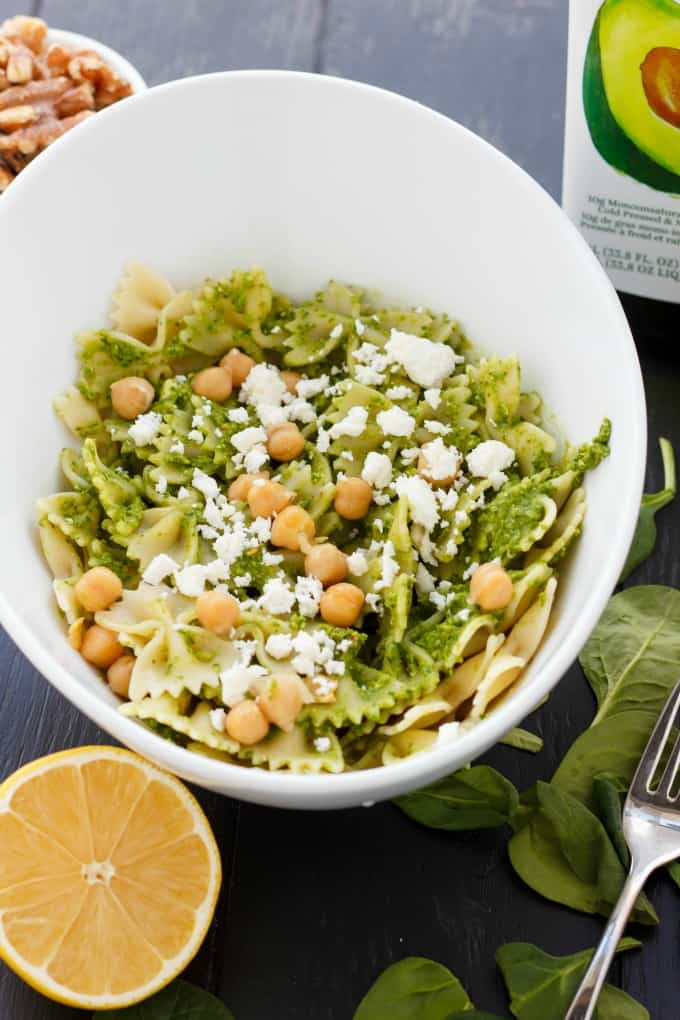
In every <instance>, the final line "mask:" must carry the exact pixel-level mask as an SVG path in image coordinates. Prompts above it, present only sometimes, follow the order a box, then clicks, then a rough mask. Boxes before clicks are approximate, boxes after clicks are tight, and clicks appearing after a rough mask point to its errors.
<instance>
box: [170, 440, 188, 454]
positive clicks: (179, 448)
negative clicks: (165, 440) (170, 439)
mask: <svg viewBox="0 0 680 1020" xmlns="http://www.w3.org/2000/svg"><path fill="white" fill-rule="evenodd" d="M168 452H169V453H184V443H183V442H182V440H181V439H176V440H175V441H174V443H171V444H170V446H169V447H168Z"/></svg>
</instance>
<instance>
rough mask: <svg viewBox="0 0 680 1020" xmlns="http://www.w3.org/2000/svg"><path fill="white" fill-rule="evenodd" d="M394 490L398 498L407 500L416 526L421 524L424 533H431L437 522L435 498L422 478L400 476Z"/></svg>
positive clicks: (437, 512)
mask: <svg viewBox="0 0 680 1020" xmlns="http://www.w3.org/2000/svg"><path fill="white" fill-rule="evenodd" d="M395 489H396V492H397V495H398V496H405V497H406V498H407V500H408V504H409V508H410V511H411V517H412V518H413V520H414V521H415V522H416V524H422V526H423V527H424V528H425V530H426V531H432V529H433V528H434V526H435V524H436V523H437V521H438V520H439V510H438V509H437V498H436V496H435V494H434V492H433V491H432V489H431V488H430V486H429V485H428V484H427V482H426V481H425V479H424V478H420V477H419V476H418V475H411V476H410V477H409V476H408V475H400V476H399V478H397V481H396V484H395Z"/></svg>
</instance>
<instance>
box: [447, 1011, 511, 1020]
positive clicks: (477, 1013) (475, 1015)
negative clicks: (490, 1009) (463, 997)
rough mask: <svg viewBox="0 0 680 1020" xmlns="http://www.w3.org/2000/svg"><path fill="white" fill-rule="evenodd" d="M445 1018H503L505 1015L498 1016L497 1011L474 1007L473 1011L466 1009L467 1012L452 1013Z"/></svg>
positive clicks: (479, 1019) (491, 1019)
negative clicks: (491, 1011)
mask: <svg viewBox="0 0 680 1020" xmlns="http://www.w3.org/2000/svg"><path fill="white" fill-rule="evenodd" d="M445 1020H503V1017H500V1016H496V1014H495V1013H484V1012H483V1011H481V1010H479V1009H473V1010H472V1012H470V1011H469V1010H466V1011H465V1013H451V1015H450V1016H447V1017H445Z"/></svg>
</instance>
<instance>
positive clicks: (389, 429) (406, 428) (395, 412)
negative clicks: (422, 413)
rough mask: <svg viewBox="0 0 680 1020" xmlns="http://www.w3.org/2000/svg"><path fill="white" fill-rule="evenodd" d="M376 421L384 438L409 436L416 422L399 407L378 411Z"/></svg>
mask: <svg viewBox="0 0 680 1020" xmlns="http://www.w3.org/2000/svg"><path fill="white" fill-rule="evenodd" d="M376 421H377V422H378V425H379V426H380V428H381V429H382V431H383V434H384V435H386V436H410V435H411V433H412V432H413V430H414V428H415V427H416V420H415V418H412V417H411V415H410V414H407V413H406V411H404V410H403V409H402V408H401V407H391V408H390V409H389V411H380V412H379V413H378V414H377V415H376Z"/></svg>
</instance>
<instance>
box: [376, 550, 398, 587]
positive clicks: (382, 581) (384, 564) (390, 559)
mask: <svg viewBox="0 0 680 1020" xmlns="http://www.w3.org/2000/svg"><path fill="white" fill-rule="evenodd" d="M398 574H399V564H398V563H397V560H396V559H395V554H394V543H393V542H391V541H390V540H389V539H388V540H387V542H385V545H384V546H383V550H382V555H381V557H380V578H379V580H377V581H376V582H375V590H376V591H382V589H383V588H389V587H390V585H391V584H392V583H393V581H394V579H395V578H396V577H397V575H398Z"/></svg>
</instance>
